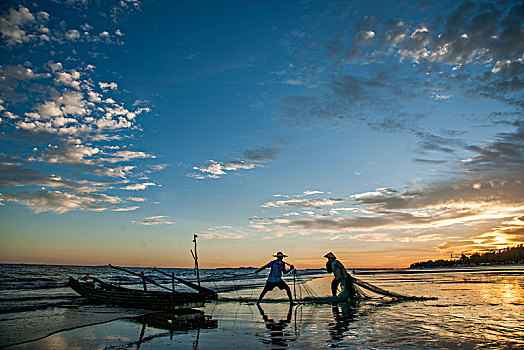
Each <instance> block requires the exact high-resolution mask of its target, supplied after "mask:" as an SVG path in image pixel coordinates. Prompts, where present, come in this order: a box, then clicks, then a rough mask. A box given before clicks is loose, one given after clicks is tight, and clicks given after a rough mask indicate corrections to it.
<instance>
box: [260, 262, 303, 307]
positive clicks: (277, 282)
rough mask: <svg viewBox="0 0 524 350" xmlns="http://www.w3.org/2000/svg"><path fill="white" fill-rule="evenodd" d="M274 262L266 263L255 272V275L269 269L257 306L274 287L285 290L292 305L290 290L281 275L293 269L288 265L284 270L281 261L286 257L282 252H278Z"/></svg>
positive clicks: (284, 266)
mask: <svg viewBox="0 0 524 350" xmlns="http://www.w3.org/2000/svg"><path fill="white" fill-rule="evenodd" d="M273 256H274V257H276V260H273V261H270V262H268V263H267V264H266V265H264V266H262V267H261V268H259V269H258V270H256V271H255V273H259V272H260V271H262V270H264V269H267V268H268V267H269V268H271V271H270V272H269V276H268V277H267V281H266V285H265V286H264V290H262V293H260V296H259V297H258V301H257V304H259V303H260V302H261V301H262V298H264V295H266V293H267V292H269V291H270V290H273V289H274V288H275V287H278V288H279V289H280V290H282V289H285V291H286V293H287V296H288V298H289V302H290V303H291V304H292V305H294V304H295V303H294V302H293V298H292V297H291V289H290V288H289V286H288V285H287V283H286V282H284V280H283V279H282V272H283V273H289V272H291V271H293V270H294V269H295V267H294V266H293V265H289V269H286V263H285V262H284V261H283V259H284V258H285V257H286V256H287V255H285V254H283V253H282V252H278V253H276V254H275V255H273Z"/></svg>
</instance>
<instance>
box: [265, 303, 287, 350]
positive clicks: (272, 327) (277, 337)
mask: <svg viewBox="0 0 524 350" xmlns="http://www.w3.org/2000/svg"><path fill="white" fill-rule="evenodd" d="M257 306H258V311H259V312H260V316H262V319H263V320H264V323H265V324H266V328H267V329H269V336H270V337H271V344H275V345H279V346H283V347H285V346H286V345H287V344H286V339H285V337H284V329H285V328H286V327H287V325H288V324H289V323H290V322H291V313H292V310H293V306H292V305H289V310H288V312H287V317H286V319H284V320H280V321H278V322H275V320H273V319H272V318H269V317H268V316H267V315H266V314H265V313H264V310H263V309H262V307H261V306H260V304H257Z"/></svg>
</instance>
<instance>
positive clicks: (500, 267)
mask: <svg viewBox="0 0 524 350" xmlns="http://www.w3.org/2000/svg"><path fill="white" fill-rule="evenodd" d="M515 267H522V268H524V264H507V265H487V266H457V267H446V268H440V267H427V268H418V269H409V268H408V269H387V270H373V271H359V270H358V269H355V275H375V274H426V273H443V272H470V271H471V272H475V271H479V272H480V271H482V272H486V271H507V270H508V269H512V268H515ZM522 273H524V270H523V271H522Z"/></svg>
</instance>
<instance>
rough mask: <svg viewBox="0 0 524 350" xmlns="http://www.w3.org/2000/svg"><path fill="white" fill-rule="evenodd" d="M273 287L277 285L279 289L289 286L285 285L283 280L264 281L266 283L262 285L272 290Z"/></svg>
mask: <svg viewBox="0 0 524 350" xmlns="http://www.w3.org/2000/svg"><path fill="white" fill-rule="evenodd" d="M275 287H278V289H280V290H282V289H288V288H289V286H288V285H287V283H286V282H284V281H283V280H280V281H278V282H269V281H266V285H265V286H264V289H265V290H273V289H274V288H275Z"/></svg>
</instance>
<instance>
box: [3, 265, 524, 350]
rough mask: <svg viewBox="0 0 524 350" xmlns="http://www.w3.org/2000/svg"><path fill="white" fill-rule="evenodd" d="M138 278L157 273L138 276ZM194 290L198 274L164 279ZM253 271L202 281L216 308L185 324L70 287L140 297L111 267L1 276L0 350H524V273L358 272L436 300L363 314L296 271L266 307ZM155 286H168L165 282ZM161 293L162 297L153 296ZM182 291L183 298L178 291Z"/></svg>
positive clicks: (319, 280)
mask: <svg viewBox="0 0 524 350" xmlns="http://www.w3.org/2000/svg"><path fill="white" fill-rule="evenodd" d="M130 269H132V270H133V271H135V272H140V271H144V272H146V274H149V272H150V271H151V270H150V269H141V268H130ZM164 271H166V272H169V273H171V272H174V273H175V275H176V276H177V277H180V278H184V279H187V280H191V281H194V280H195V276H194V271H193V270H191V269H164ZM253 272H254V269H248V268H246V269H212V270H205V269H204V270H200V276H201V280H202V281H203V282H202V284H203V285H205V286H207V287H209V288H212V289H215V290H217V291H219V295H220V301H218V302H213V303H208V304H206V306H205V307H202V308H200V311H197V312H194V313H188V314H185V315H164V314H153V315H151V314H148V313H147V311H144V310H136V309H125V308H119V307H115V306H111V305H100V304H98V305H97V304H92V303H90V302H89V301H87V300H85V299H83V298H81V297H79V296H78V295H76V294H75V292H73V291H72V290H71V289H70V288H68V287H67V286H65V284H66V282H67V280H68V278H69V276H73V277H74V278H79V277H82V276H84V275H85V274H89V275H91V276H96V277H98V278H100V279H102V280H106V281H108V282H112V283H115V284H119V285H123V286H127V287H131V288H137V289H141V288H142V282H141V280H140V279H139V278H138V277H136V276H133V275H130V274H127V273H125V272H122V271H118V270H114V269H111V268H110V267H108V266H101V267H93V266H90V267H83V266H49V265H0V280H1V281H2V283H1V284H0V347H6V348H12V349H137V348H140V349H168V348H169V349H171V348H176V349H198V348H200V349H258V348H262V349H266V348H268V349H285V348H290V349H325V348H350V349H355V348H356V349H399V348H401V349H457V348H461V349H522V348H524V266H485V267H472V268H461V269H449V270H434V269H432V270H418V271H417V270H407V271H406V270H357V271H356V274H355V275H354V276H355V277H357V278H359V279H361V280H363V281H365V282H368V283H371V284H374V285H377V286H379V287H381V288H383V289H386V290H390V291H394V292H397V293H402V294H408V295H415V296H431V297H437V298H438V299H437V300H426V301H402V302H398V301H397V302H395V301H391V300H388V299H387V298H381V297H379V296H377V295H372V294H371V293H369V296H370V298H369V299H368V300H364V301H361V302H360V303H358V304H354V305H347V304H336V305H334V304H330V303H326V302H321V300H322V299H323V298H325V297H326V296H328V295H329V293H330V288H329V284H330V282H331V279H332V277H331V276H330V275H328V274H327V273H325V272H323V271H322V270H299V271H298V273H297V275H296V276H294V275H288V276H287V277H286V278H285V279H286V281H287V283H288V284H289V286H290V287H291V290H292V291H293V294H294V297H296V299H298V300H302V301H303V302H302V303H300V304H299V305H297V306H294V307H290V306H289V303H287V302H286V299H287V298H286V295H285V293H284V292H283V291H280V290H278V289H275V290H273V291H272V292H269V293H268V294H267V296H266V298H265V301H264V302H263V303H262V304H261V305H260V307H258V306H257V305H256V304H255V301H256V299H257V297H258V294H259V293H260V291H261V289H262V286H263V284H264V281H265V277H266V275H267V271H266V272H261V273H260V274H258V275H256V274H254V273H253ZM156 276H157V277H155V280H156V281H158V282H162V283H164V284H165V285H166V286H171V281H170V279H169V278H166V277H163V276H161V275H156ZM149 288H150V289H154V288H155V287H149ZM175 288H176V289H177V290H182V289H184V288H185V287H183V286H181V285H178V284H177V285H175Z"/></svg>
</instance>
